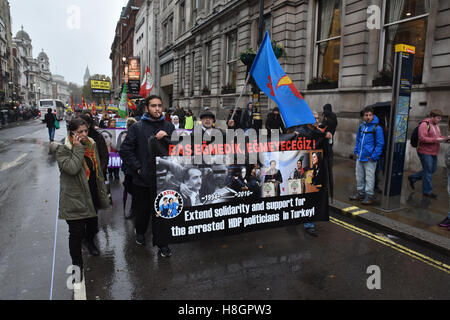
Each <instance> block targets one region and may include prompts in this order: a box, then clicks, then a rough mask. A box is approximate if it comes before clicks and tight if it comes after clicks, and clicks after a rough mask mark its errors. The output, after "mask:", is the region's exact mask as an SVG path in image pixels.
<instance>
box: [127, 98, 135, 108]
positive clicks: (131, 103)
mask: <svg viewBox="0 0 450 320" xmlns="http://www.w3.org/2000/svg"><path fill="white" fill-rule="evenodd" d="M127 104H128V108H130V109H131V110H137V107H136V105H135V104H134V102H133V101H131V100H130V98H128V96H127Z"/></svg>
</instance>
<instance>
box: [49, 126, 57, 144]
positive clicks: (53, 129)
mask: <svg viewBox="0 0 450 320" xmlns="http://www.w3.org/2000/svg"><path fill="white" fill-rule="evenodd" d="M55 131H56V128H55V127H53V128H48V137H49V138H50V141H53V140H54V139H55Z"/></svg>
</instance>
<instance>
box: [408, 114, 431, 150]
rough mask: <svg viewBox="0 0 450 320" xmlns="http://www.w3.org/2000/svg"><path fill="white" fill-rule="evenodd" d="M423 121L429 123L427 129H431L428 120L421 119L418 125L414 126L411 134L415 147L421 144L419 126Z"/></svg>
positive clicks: (412, 143) (412, 144)
mask: <svg viewBox="0 0 450 320" xmlns="http://www.w3.org/2000/svg"><path fill="white" fill-rule="evenodd" d="M422 122H426V123H427V129H428V131H430V123H429V122H428V121H420V122H419V124H418V125H417V127H415V128H414V130H413V132H412V135H411V141H410V143H411V146H412V147H414V148H417V147H418V146H419V127H420V124H421V123H422Z"/></svg>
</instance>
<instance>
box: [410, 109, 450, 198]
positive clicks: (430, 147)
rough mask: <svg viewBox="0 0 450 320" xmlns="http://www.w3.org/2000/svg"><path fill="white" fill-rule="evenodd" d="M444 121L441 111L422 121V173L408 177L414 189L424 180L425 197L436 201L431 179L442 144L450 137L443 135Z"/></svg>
mask: <svg viewBox="0 0 450 320" xmlns="http://www.w3.org/2000/svg"><path fill="white" fill-rule="evenodd" d="M441 120H442V111H441V110H432V111H431V112H430V117H429V118H426V119H424V120H422V121H421V122H420V125H419V144H418V146H417V154H418V155H419V158H420V162H421V163H422V171H420V172H418V173H416V174H413V175H410V176H409V177H408V180H409V184H410V186H411V188H412V189H414V183H415V182H416V181H418V180H422V193H423V196H424V197H428V198H432V199H436V197H437V196H436V194H434V193H433V192H432V191H433V186H432V184H431V177H432V175H433V173H435V172H436V170H437V155H438V153H439V148H440V143H442V142H445V141H447V140H448V139H449V137H444V136H442V135H441V131H440V130H439V126H438V124H439V122H441Z"/></svg>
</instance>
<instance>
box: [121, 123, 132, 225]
mask: <svg viewBox="0 0 450 320" xmlns="http://www.w3.org/2000/svg"><path fill="white" fill-rule="evenodd" d="M136 122H137V121H136V119H134V118H128V119H127V124H126V129H127V130H125V131H122V132H121V133H120V134H119V137H118V138H117V151H118V152H119V153H120V149H121V147H122V143H123V142H124V141H125V138H126V137H127V133H128V130H129V128H130V127H131V126H132V125H133V124H135V123H136ZM122 171H123V174H124V176H125V178H124V180H123V197H122V199H123V211H124V216H125V219H131V218H134V217H135V216H136V214H135V201H133V175H132V174H131V173H130V172H129V170H128V167H127V166H126V164H125V162H123V161H122ZM128 194H129V195H130V196H131V207H130V211H129V212H128V214H126V213H125V206H126V204H127V198H128Z"/></svg>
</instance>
